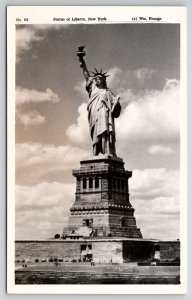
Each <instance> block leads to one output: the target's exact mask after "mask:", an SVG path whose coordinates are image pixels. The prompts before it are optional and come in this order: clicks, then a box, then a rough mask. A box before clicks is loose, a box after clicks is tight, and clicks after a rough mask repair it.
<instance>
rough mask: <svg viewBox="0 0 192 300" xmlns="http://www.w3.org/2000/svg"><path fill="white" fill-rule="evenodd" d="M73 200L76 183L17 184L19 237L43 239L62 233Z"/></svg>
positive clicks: (17, 234)
mask: <svg viewBox="0 0 192 300" xmlns="http://www.w3.org/2000/svg"><path fill="white" fill-rule="evenodd" d="M74 200H75V185H74V184H66V183H61V182H41V183H38V184H36V185H33V186H21V185H16V239H41V238H42V239H44V238H51V237H53V236H54V235H55V234H56V233H60V234H61V233H62V230H63V227H64V226H66V225H67V220H68V216H69V208H70V207H71V206H72V204H73V202H74Z"/></svg>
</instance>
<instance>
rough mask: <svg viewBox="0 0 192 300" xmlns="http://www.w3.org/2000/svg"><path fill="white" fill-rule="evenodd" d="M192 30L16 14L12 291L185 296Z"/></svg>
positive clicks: (74, 12)
mask: <svg viewBox="0 0 192 300" xmlns="http://www.w3.org/2000/svg"><path fill="white" fill-rule="evenodd" d="M173 12H174V13H173ZM185 22H186V10H185V8H184V7H177V8H176V7H172V8H171V9H170V8H163V7H161V8H160V7H159V8H158V7H156V8H154V7H153V8H152V7H151V8H150V7H149V8H148V9H146V7H145V8H144V7H138V8H136V7H135V8H131V7H110V9H109V8H108V7H95V9H93V8H92V9H90V7H35V6H34V7H10V8H8V40H7V43H8V157H9V163H8V220H7V221H8V224H7V227H8V245H9V247H8V249H7V251H8V253H7V254H8V274H7V284H8V291H10V292H11V293H13V292H16V293H19V292H20V293H24V292H25V293H31V294H32V293H33V292H35V291H39V292H40V293H47V292H48V291H51V290H52V291H53V293H54V292H55V291H56V288H58V290H57V292H56V293H73V292H74V291H76V293H77V292H79V293H82V292H83V291H85V293H88V291H89V293H99V291H101V290H102V289H103V291H104V290H105V289H106V287H108V288H107V290H108V292H109V291H110V290H111V291H112V293H117V291H119V293H136V292H137V293H154V294H155V293H156V294H158V293H163V292H168V293H175V294H176V293H184V292H185V287H186V270H185V266H186V260H185V259H186V258H185V256H186V255H185V253H186V252H185V251H186V175H185V168H186V161H185V159H186V153H187V151H186V137H185V135H186V132H185V130H186V127H185V126H186V69H185V67H186V62H185V59H186V57H185V55H186V53H185V48H186V40H185V30H186V28H185ZM149 286H150V289H151V291H149ZM107 290H105V291H104V293H107ZM59 291H60V292H59Z"/></svg>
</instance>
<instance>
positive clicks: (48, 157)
mask: <svg viewBox="0 0 192 300" xmlns="http://www.w3.org/2000/svg"><path fill="white" fill-rule="evenodd" d="M87 156H88V153H87V151H85V150H82V149H81V148H76V147H72V146H69V145H65V146H54V145H50V144H49V145H43V144H39V143H31V144H28V143H23V144H16V171H17V175H16V178H17V180H18V181H20V182H28V183H31V182H39V181H40V180H43V178H48V177H50V178H52V176H53V177H55V176H54V175H55V173H57V174H60V173H61V174H63V173H65V172H66V171H68V170H70V171H71V170H72V169H73V168H77V167H79V161H80V160H81V159H83V158H85V157H87ZM29 174H30V175H29ZM51 175H52V176H51ZM62 177H63V175H62V176H61V179H60V180H61V181H63V179H62ZM71 178H72V176H71Z"/></svg>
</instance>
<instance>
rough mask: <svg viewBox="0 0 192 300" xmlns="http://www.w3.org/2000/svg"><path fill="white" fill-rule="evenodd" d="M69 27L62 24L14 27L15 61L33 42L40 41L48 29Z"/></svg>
mask: <svg viewBox="0 0 192 300" xmlns="http://www.w3.org/2000/svg"><path fill="white" fill-rule="evenodd" d="M67 27H69V25H68V24H64V25H59V24H55V25H45V24H42V25H40V24H38V25H27V26H25V27H23V26H22V27H19V26H17V27H16V29H17V30H16V62H17V63H19V62H20V61H21V58H22V55H23V54H24V53H25V52H27V51H29V50H30V49H31V48H32V46H33V44H34V43H37V42H41V41H42V40H44V39H45V37H46V35H47V32H48V30H59V29H61V28H62V29H64V28H67Z"/></svg>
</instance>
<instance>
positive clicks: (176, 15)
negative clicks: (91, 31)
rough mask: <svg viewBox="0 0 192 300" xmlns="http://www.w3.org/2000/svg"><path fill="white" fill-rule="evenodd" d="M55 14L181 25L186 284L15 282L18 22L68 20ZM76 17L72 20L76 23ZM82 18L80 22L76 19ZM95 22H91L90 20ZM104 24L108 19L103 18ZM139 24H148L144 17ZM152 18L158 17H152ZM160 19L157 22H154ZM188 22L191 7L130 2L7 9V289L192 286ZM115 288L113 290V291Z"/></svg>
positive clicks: (146, 290) (173, 289) (145, 290)
mask: <svg viewBox="0 0 192 300" xmlns="http://www.w3.org/2000/svg"><path fill="white" fill-rule="evenodd" d="M53 16H54V17H65V18H67V17H69V16H71V17H72V16H75V17H79V18H80V17H90V16H92V17H98V16H101V17H107V22H109V23H115V22H116V23H120V22H122V23H123V22H127V23H128V22H130V23H133V21H132V20H131V18H132V17H133V16H143V17H149V16H153V17H161V18H162V21H160V23H180V25H181V97H180V99H181V101H180V102H181V107H180V109H181V110H180V111H181V114H180V121H181V123H180V124H181V129H180V130H181V171H180V177H181V203H182V205H181V227H180V229H181V284H180V285H120V287H119V286H118V285H66V286H64V285H15V283H14V269H15V266H14V260H15V247H14V240H15V238H14V232H15V205H14V204H15V200H14V199H15V188H14V187H15V169H14V168H13V166H14V165H15V92H14V91H15V51H13V49H15V25H16V24H26V22H23V21H22V22H20V21H19V22H16V21H15V20H16V18H20V19H22V20H23V18H26V17H28V18H29V22H28V24H68V23H69V22H67V21H66V22H53V21H52V18H53ZM71 23H72V22H70V24H71ZM78 23H82V22H75V24H78ZM84 23H91V22H84ZM99 23H100V24H101V23H102V22H99ZM136 23H146V21H140V22H138V21H137V22H136ZM149 23H152V22H149ZM153 23H156V22H153ZM186 41H187V27H186V8H185V7H181V6H180V7H146V6H145V7H142V6H138V7H134V6H132V7H130V6H129V7H128V6H110V7H109V6H102V7H98V6H94V7H93V6H91V7H89V6H78V7H77V6H76V7H75V6H73V7H72V6H65V7H64V6H57V7H55V6H52V7H48V6H46V7H45V6H44V7H43V6H42V7H41V6H38V7H35V6H17V7H16V6H15V7H8V10H7V56H8V64H7V71H8V77H7V80H8V93H7V95H8V106H7V111H8V130H7V135H8V151H7V161H8V165H7V171H8V175H7V178H8V182H7V184H8V186H7V192H8V194H7V196H8V198H7V201H8V205H7V218H8V224H7V236H8V239H7V258H8V264H7V291H8V293H16V294H19V293H20V294H21V293H25V294H183V293H185V292H186V288H187V278H186V273H187V268H186V266H187V260H186V258H187V244H186V242H187V238H186V237H187V226H186V224H187V221H186V220H187V188H186V187H187V95H186V90H187V89H186V82H187V78H186V70H187V61H186V59H187V53H186V52H187V51H186V46H187V43H186ZM109 291H110V292H109Z"/></svg>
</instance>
